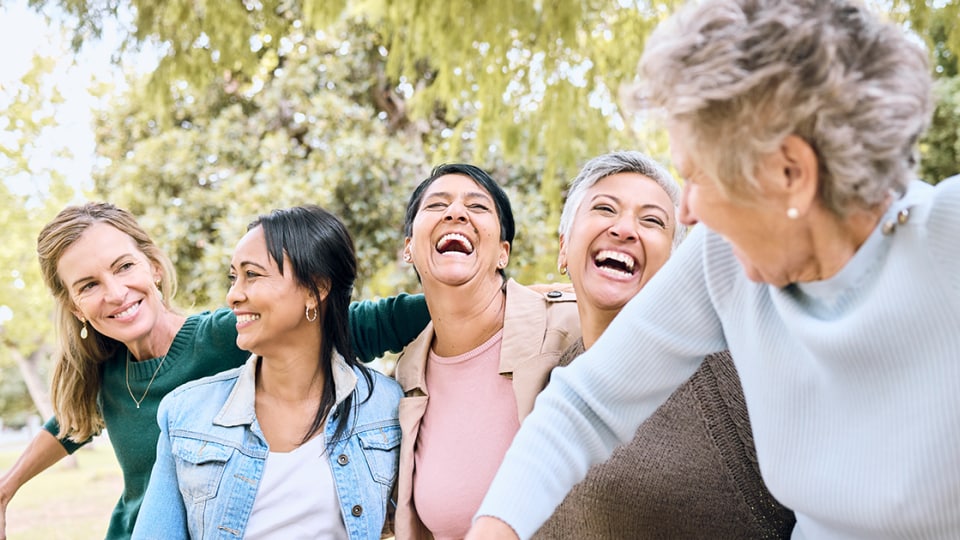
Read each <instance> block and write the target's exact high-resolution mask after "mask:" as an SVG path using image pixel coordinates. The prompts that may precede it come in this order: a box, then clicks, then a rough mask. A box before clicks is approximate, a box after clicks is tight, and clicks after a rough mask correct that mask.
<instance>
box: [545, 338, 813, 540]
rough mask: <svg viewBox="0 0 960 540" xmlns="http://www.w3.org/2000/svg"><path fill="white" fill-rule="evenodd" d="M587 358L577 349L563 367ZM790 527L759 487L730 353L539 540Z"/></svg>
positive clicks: (598, 470) (680, 393)
mask: <svg viewBox="0 0 960 540" xmlns="http://www.w3.org/2000/svg"><path fill="white" fill-rule="evenodd" d="M582 352H583V342H582V341H580V342H578V343H577V344H576V345H575V346H574V347H571V348H570V349H568V351H567V353H565V354H564V358H563V359H562V360H561V365H567V364H568V363H569V362H570V361H571V360H572V359H573V358H574V357H576V356H577V355H579V354H581V353H582ZM794 521H795V520H794V517H793V513H792V512H790V511H789V510H787V509H786V508H784V507H783V506H782V505H781V504H779V503H778V502H777V501H776V499H774V498H773V496H771V495H770V492H769V491H767V489H766V486H764V485H763V481H762V480H761V479H760V470H759V468H758V467H757V462H756V452H755V450H754V448H753V435H752V434H751V432H750V425H749V419H748V417H747V409H746V405H745V404H744V401H743V393H742V391H741V390H740V382H739V380H738V379H737V372H736V369H735V368H734V366H733V363H732V361H731V359H730V355H729V354H727V353H725V352H724V353H718V354H714V355H711V356H708V357H707V358H706V359H705V360H704V362H703V364H702V365H701V366H700V368H699V369H698V370H697V372H696V373H694V374H693V377H691V378H690V380H688V381H687V382H686V383H684V385H683V386H681V387H680V388H678V389H677V390H676V391H675V392H674V393H673V394H672V395H671V396H670V398H669V399H668V400H667V401H666V403H664V404H663V405H662V406H661V407H660V408H659V409H657V412H656V413H654V415H653V416H651V417H650V418H648V419H647V421H646V422H644V423H643V424H641V425H640V428H639V429H638V430H637V434H636V436H635V437H634V438H633V440H632V441H631V442H630V443H628V444H627V445H625V446H621V447H620V448H618V449H617V450H616V451H614V453H613V456H611V457H610V459H609V460H607V461H606V462H604V463H602V464H599V465H594V466H593V467H592V468H591V469H590V473H589V474H588V475H587V477H586V478H585V479H584V480H583V481H582V482H580V483H579V484H577V485H576V486H575V487H574V488H573V490H572V491H571V492H570V494H569V495H567V497H566V499H564V501H563V503H562V504H561V505H560V506H559V507H558V508H557V510H556V511H555V512H554V513H553V516H551V518H550V519H549V520H548V521H547V523H546V524H544V526H543V527H542V528H541V529H540V530H539V531H537V534H535V535H534V538H537V539H541V540H555V539H569V540H575V539H576V540H579V539H585V538H589V539H596V540H613V539H623V540H628V539H636V538H704V539H711V540H713V539H717V538H724V539H737V538H743V539H760V538H789V537H790V532H791V531H792V530H793V525H794Z"/></svg>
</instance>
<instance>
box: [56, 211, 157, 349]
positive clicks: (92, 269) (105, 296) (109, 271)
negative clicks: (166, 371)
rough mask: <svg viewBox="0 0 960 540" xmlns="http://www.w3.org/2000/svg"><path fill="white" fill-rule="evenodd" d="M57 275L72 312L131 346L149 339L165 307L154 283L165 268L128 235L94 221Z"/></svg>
mask: <svg viewBox="0 0 960 540" xmlns="http://www.w3.org/2000/svg"><path fill="white" fill-rule="evenodd" d="M57 275H58V276H59V277H60V280H61V282H62V283H63V284H64V286H65V287H66V289H67V291H68V294H69V296H70V299H71V301H72V302H73V306H74V307H73V310H72V311H73V313H74V315H76V316H77V317H78V318H80V317H83V318H84V319H86V320H87V321H88V324H90V325H92V326H93V328H95V329H96V330H97V331H98V332H100V333H101V334H103V335H105V336H107V337H110V338H113V339H115V340H117V341H120V342H122V343H124V344H125V345H127V347H128V348H130V347H131V346H132V345H133V344H135V343H140V342H145V341H146V340H147V338H148V336H149V335H150V333H151V332H152V331H153V329H154V327H155V326H156V325H157V322H158V321H159V320H160V316H161V314H162V313H163V312H164V311H165V308H164V306H163V303H162V301H161V299H160V295H159V294H158V293H157V289H156V285H155V283H156V282H157V281H158V280H159V279H160V271H159V270H158V269H157V267H156V266H155V265H154V264H152V263H151V262H150V260H149V259H148V258H147V256H146V255H144V254H143V252H142V251H140V250H139V249H138V248H137V244H136V242H135V241H134V239H133V238H131V237H130V236H129V235H128V234H126V233H123V232H121V231H120V230H118V229H116V228H115V227H113V226H111V225H108V224H106V223H94V224H93V225H90V226H89V227H87V229H86V230H85V231H84V232H83V234H82V235H80V237H79V238H78V239H77V240H76V242H74V243H73V244H71V245H70V247H68V248H67V249H65V250H64V252H63V255H62V256H61V257H60V260H59V261H58V262H57Z"/></svg>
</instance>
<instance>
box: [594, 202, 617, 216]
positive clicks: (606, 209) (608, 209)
mask: <svg viewBox="0 0 960 540" xmlns="http://www.w3.org/2000/svg"><path fill="white" fill-rule="evenodd" d="M593 209H594V210H596V211H597V212H602V213H604V214H613V213H614V210H613V207H612V206H610V205H609V204H598V205H596V206H594V207H593Z"/></svg>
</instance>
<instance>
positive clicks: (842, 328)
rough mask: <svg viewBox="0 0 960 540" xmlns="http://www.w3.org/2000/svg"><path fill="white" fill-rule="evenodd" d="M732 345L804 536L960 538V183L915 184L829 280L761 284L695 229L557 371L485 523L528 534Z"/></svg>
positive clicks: (712, 237) (781, 494)
mask: <svg viewBox="0 0 960 540" xmlns="http://www.w3.org/2000/svg"><path fill="white" fill-rule="evenodd" d="M904 209H908V211H909V218H908V219H907V220H906V223H903V224H898V225H897V226H896V227H895V230H894V231H893V232H892V234H884V224H886V223H888V222H896V221H897V215H898V212H900V211H901V210H904ZM724 348H729V349H730V351H731V353H732V355H733V358H734V362H735V363H736V367H737V370H738V372H739V374H740V377H741V380H742V383H743V393H744V395H745V397H746V402H747V408H748V410H749V413H750V420H751V423H752V426H753V434H754V439H755V443H756V448H757V456H758V459H759V464H760V470H761V473H762V475H763V477H764V480H765V481H766V484H767V486H768V487H769V488H770V491H771V492H772V493H773V495H774V496H775V497H776V498H777V499H778V500H779V501H780V502H782V503H783V504H784V505H785V506H787V507H788V508H791V509H793V510H794V511H795V512H796V514H797V526H796V529H795V530H794V535H793V536H794V538H816V539H820V538H870V539H882V538H954V539H955V538H960V177H958V178H954V179H952V180H948V181H945V182H942V183H941V184H940V185H938V186H937V187H936V188H934V187H931V186H929V185H926V184H922V183H920V182H915V183H914V184H912V185H911V187H910V190H909V192H908V194H907V195H906V196H905V197H904V198H903V199H901V200H898V201H896V202H894V203H893V204H892V205H891V208H890V209H889V211H888V212H887V213H886V215H885V216H884V218H883V219H882V220H881V222H880V225H879V226H878V227H877V230H875V231H874V232H873V233H872V234H871V236H870V237H869V238H868V239H867V241H866V242H865V243H864V244H863V246H861V248H860V249H859V250H858V252H857V253H856V255H855V256H854V257H853V258H852V259H851V260H850V261H849V262H848V263H847V265H846V266H845V267H844V268H843V269H842V270H841V271H840V272H839V273H838V274H837V275H835V276H833V277H831V278H830V279H828V280H825V281H821V282H816V283H805V284H802V285H794V286H789V287H786V288H782V289H778V288H775V287H772V286H769V285H765V284H757V283H753V282H751V281H749V280H748V279H747V277H746V276H745V275H744V272H743V270H742V269H741V267H740V264H739V263H738V262H737V260H736V258H735V257H734V255H733V253H732V251H731V249H730V246H729V244H728V243H727V242H726V241H725V240H723V239H722V238H721V237H719V236H718V235H716V234H714V233H713V232H712V231H710V230H708V229H706V228H704V227H703V226H699V227H697V228H696V229H695V230H694V231H693V233H692V234H691V237H690V238H688V239H687V240H686V241H685V242H684V244H683V246H681V248H680V249H679V250H678V252H677V254H676V255H674V257H673V258H672V259H671V260H670V261H669V262H668V263H667V265H666V266H665V267H664V268H663V269H662V271H660V272H659V273H658V274H657V275H656V276H655V277H654V278H653V279H652V280H651V281H650V283H649V284H648V285H647V286H646V287H645V288H644V290H643V291H642V292H641V293H640V294H639V295H638V297H637V298H635V299H634V300H632V301H631V302H630V303H628V304H627V306H626V307H625V308H624V309H623V311H622V312H621V313H620V315H619V316H618V317H617V318H616V319H615V320H614V321H613V322H612V324H611V325H610V327H609V328H608V329H607V331H606V332H605V333H604V334H603V336H602V337H601V338H600V339H599V340H598V341H597V343H596V344H595V345H594V346H593V347H591V348H590V349H589V350H588V351H587V352H586V353H585V354H584V355H583V356H581V357H580V358H578V359H577V360H576V361H574V362H573V364H571V365H570V366H569V367H567V368H560V369H557V370H556V371H554V373H553V375H552V382H551V383H550V385H549V386H548V387H547V389H546V390H545V391H544V392H543V393H542V394H540V397H539V398H538V399H537V402H536V406H535V408H534V411H533V413H532V414H531V415H530V416H529V417H528V418H527V419H526V421H525V422H524V423H523V425H522V426H521V429H520V432H519V433H518V435H517V437H516V439H514V442H513V445H512V446H511V448H510V450H509V452H508V453H507V456H506V458H505V460H504V463H503V465H502V466H501V468H500V470H499V472H498V474H497V476H496V478H495V480H494V482H493V485H492V486H491V488H490V491H489V492H488V494H487V496H486V498H485V499H484V502H483V504H482V506H481V507H480V509H479V511H478V513H477V515H478V516H480V515H491V516H496V517H499V518H500V519H503V520H504V521H506V522H507V523H509V524H510V525H511V526H512V527H513V528H514V529H515V530H516V532H517V533H518V534H519V535H520V537H521V538H528V537H530V536H531V535H532V534H533V533H534V532H535V531H536V530H537V528H538V527H539V526H540V524H541V523H543V522H544V521H545V520H546V519H547V518H548V517H549V516H550V514H551V512H552V510H553V508H554V507H555V506H556V505H558V504H559V503H560V502H561V501H562V500H563V497H564V495H565V494H566V493H567V491H569V490H570V488H571V487H572V486H573V485H574V484H575V483H576V482H578V481H579V480H580V479H582V478H583V476H584V475H585V474H586V472H587V469H588V468H589V466H590V465H591V464H592V463H596V462H598V461H601V460H603V459H605V458H606V457H607V456H608V455H609V454H610V453H611V451H612V449H613V448H614V446H615V445H616V444H618V443H619V442H621V441H628V440H630V438H631V437H632V436H633V434H634V432H635V431H636V429H637V426H638V425H639V424H640V422H641V421H642V420H644V419H645V418H647V417H648V416H649V415H650V414H651V413H652V412H653V411H654V410H655V409H656V408H657V407H658V406H659V405H660V404H661V403H663V402H664V401H665V400H666V399H667V397H668V396H669V395H670V393H671V392H672V391H673V389H674V388H676V387H677V386H679V385H680V384H681V383H683V382H684V381H685V380H686V379H687V378H688V377H689V376H690V375H691V374H692V373H693V372H694V370H696V368H697V365H698V363H699V362H700V360H701V359H702V358H703V357H704V356H705V355H706V354H708V353H712V352H716V351H720V350H723V349H724Z"/></svg>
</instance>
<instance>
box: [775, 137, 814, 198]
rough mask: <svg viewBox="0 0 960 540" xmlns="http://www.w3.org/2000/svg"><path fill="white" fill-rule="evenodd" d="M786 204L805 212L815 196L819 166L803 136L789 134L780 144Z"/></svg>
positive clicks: (811, 148)
mask: <svg viewBox="0 0 960 540" xmlns="http://www.w3.org/2000/svg"><path fill="white" fill-rule="evenodd" d="M780 157H781V160H782V162H781V164H780V165H781V167H782V168H783V182H784V183H783V185H782V187H783V189H784V190H785V191H786V196H787V206H788V207H789V208H796V209H797V210H798V211H799V213H800V214H801V215H803V214H805V213H806V212H807V211H808V210H809V209H810V207H811V206H812V205H813V203H814V201H815V200H816V198H817V191H818V189H819V186H820V166H819V159H818V158H817V153H816V151H815V150H814V149H813V147H812V146H810V144H809V143H808V142H807V141H805V140H804V139H803V138H801V137H798V136H796V135H789V136H787V138H786V139H784V141H783V144H781V145H780Z"/></svg>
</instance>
